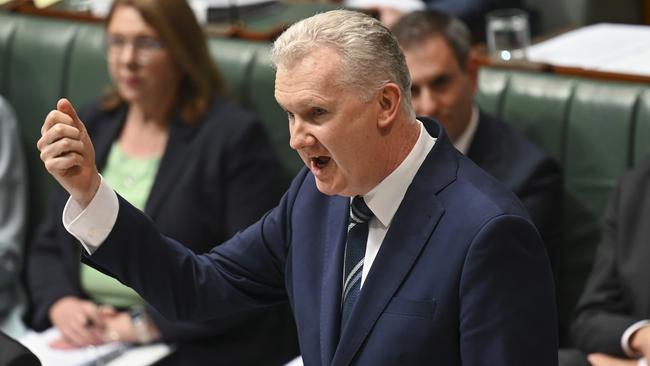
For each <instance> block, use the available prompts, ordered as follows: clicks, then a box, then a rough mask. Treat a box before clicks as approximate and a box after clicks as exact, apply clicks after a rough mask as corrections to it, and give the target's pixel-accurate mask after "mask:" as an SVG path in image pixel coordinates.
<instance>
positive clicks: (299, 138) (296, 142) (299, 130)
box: [289, 117, 316, 150]
mask: <svg viewBox="0 0 650 366" xmlns="http://www.w3.org/2000/svg"><path fill="white" fill-rule="evenodd" d="M289 134H290V136H291V137H290V138H289V146H291V148H292V149H294V150H299V149H302V148H304V147H307V146H311V145H313V144H314V143H315V142H316V139H315V138H314V136H312V135H311V134H310V133H309V129H308V128H307V125H306V124H305V123H304V122H303V121H301V120H300V119H299V118H298V117H295V118H294V120H293V121H291V122H290V123H289Z"/></svg>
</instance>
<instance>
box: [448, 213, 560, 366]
mask: <svg viewBox="0 0 650 366" xmlns="http://www.w3.org/2000/svg"><path fill="white" fill-rule="evenodd" d="M460 286H461V287H460V290H459V296H460V318H459V320H460V335H461V339H460V348H461V359H462V364H463V365H504V366H505V365H512V366H516V365H531V366H549V365H557V362H558V361H557V349H558V339H557V316H556V310H555V301H554V290H553V280H552V275H551V270H550V265H549V263H548V259H547V257H546V254H545V249H544V247H543V245H542V244H541V242H540V240H539V236H538V235H537V233H536V232H535V229H534V227H533V225H532V224H531V223H530V222H528V221H527V220H525V219H524V218H522V217H520V216H513V215H501V216H498V217H496V218H493V219H491V220H490V221H489V222H488V223H487V224H485V225H484V226H483V228H482V229H481V230H480V231H479V232H478V234H477V235H476V237H475V239H474V240H473V242H472V244H471V246H470V248H469V251H468V253H467V258H466V261H465V264H464V268H463V272H462V278H461V285H460Z"/></svg>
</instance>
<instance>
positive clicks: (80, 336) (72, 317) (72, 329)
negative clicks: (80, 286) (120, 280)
mask: <svg viewBox="0 0 650 366" xmlns="http://www.w3.org/2000/svg"><path fill="white" fill-rule="evenodd" d="M49 316H50V321H51V322H52V324H53V325H54V326H55V327H56V328H57V329H58V330H59V331H60V332H61V338H60V339H57V340H55V341H53V342H52V343H51V344H50V346H51V347H53V348H62V349H69V348H78V347H86V346H90V345H97V344H101V343H103V342H104V332H105V324H104V318H103V316H102V315H101V314H100V310H99V306H97V304H95V303H93V302H92V301H87V300H82V299H79V298H76V297H74V296H66V297H63V298H61V299H59V300H58V301H57V302H55V303H54V305H52V307H50V312H49Z"/></svg>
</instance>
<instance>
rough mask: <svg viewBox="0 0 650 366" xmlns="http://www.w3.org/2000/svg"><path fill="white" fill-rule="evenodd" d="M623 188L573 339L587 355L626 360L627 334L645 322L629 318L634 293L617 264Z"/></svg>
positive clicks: (605, 232)
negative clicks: (601, 354) (623, 339)
mask: <svg viewBox="0 0 650 366" xmlns="http://www.w3.org/2000/svg"><path fill="white" fill-rule="evenodd" d="M622 189H623V187H622V186H619V188H618V191H617V192H616V194H615V195H614V197H613V199H612V201H611V202H610V205H609V207H608V208H607V210H606V212H605V225H604V230H603V237H602V240H601V242H600V244H599V246H598V249H597V252H596V259H595V262H594V266H593V268H592V272H591V274H590V276H589V279H588V280H587V284H586V286H585V289H584V291H583V293H582V296H581V298H580V300H579V301H578V306H577V309H576V318H575V320H574V322H573V324H572V326H571V336H572V338H573V340H574V342H575V344H576V345H577V346H578V348H580V349H581V350H582V351H583V352H586V353H590V352H604V353H607V354H610V355H615V356H618V357H625V354H624V352H623V349H622V348H621V337H622V335H623V332H625V330H626V329H627V328H628V327H629V326H631V325H632V324H633V323H635V322H637V321H639V320H643V319H641V318H639V317H635V316H631V315H629V314H632V310H631V308H630V307H631V305H632V303H631V301H630V299H629V296H630V295H632V294H629V293H628V291H625V290H624V286H623V284H622V283H621V278H620V275H619V272H618V268H617V264H616V263H617V257H618V253H617V244H618V243H617V240H618V238H619V232H618V230H619V227H618V224H619V222H618V219H619V207H620V199H621V194H622Z"/></svg>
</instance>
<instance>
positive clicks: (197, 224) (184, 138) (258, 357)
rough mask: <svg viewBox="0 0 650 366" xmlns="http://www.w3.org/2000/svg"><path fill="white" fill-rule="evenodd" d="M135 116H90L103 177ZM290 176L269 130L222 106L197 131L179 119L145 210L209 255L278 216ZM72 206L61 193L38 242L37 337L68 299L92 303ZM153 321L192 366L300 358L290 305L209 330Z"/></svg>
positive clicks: (34, 251) (34, 268)
mask: <svg viewBox="0 0 650 366" xmlns="http://www.w3.org/2000/svg"><path fill="white" fill-rule="evenodd" d="M126 112H127V106H126V105H123V106H121V107H119V108H117V109H116V110H114V111H111V112H107V111H104V110H101V109H100V108H99V103H94V104H92V105H90V106H88V107H87V108H85V109H84V110H83V111H82V112H81V113H80V117H81V119H82V121H84V123H86V125H87V129H88V132H89V134H90V136H91V138H92V140H93V143H94V144H95V154H96V160H97V165H98V167H99V169H100V171H101V170H102V169H103V167H104V166H105V164H106V160H107V157H108V153H109V151H110V148H111V145H112V144H113V142H115V141H116V140H117V138H118V136H119V134H120V131H121V128H122V126H123V124H124V121H125V117H126ZM283 172H284V171H283V169H282V166H281V165H280V163H279V161H278V159H277V156H276V154H275V153H274V151H273V148H272V147H271V144H270V142H269V139H268V137H267V134H266V131H265V129H264V127H263V125H262V124H261V123H260V122H259V121H258V120H256V118H255V117H254V116H253V115H251V114H250V113H248V112H246V111H243V110H242V109H240V108H238V107H235V106H233V105H230V104H228V103H226V102H225V101H223V100H222V99H220V98H215V99H214V101H213V103H212V106H211V108H210V110H209V112H208V113H207V115H206V117H205V118H204V120H203V121H202V122H201V123H200V124H198V125H196V126H195V127H190V126H188V125H187V124H184V123H183V122H182V121H181V120H180V117H177V118H175V119H173V121H172V123H171V130H170V134H169V140H168V142H167V147H166V149H165V152H164V154H163V157H162V160H161V162H160V167H159V170H158V173H157V175H156V178H155V181H154V184H153V186H152V189H151V193H150V195H149V198H148V200H147V203H146V207H145V210H144V211H145V213H146V214H147V215H148V216H149V217H150V218H151V219H152V220H153V221H154V222H155V223H156V225H157V226H158V228H159V229H160V230H161V231H162V232H163V233H164V234H165V235H168V236H170V237H172V238H176V239H178V240H179V241H182V242H183V243H185V244H186V245H187V246H188V247H190V248H191V249H193V250H194V251H195V252H197V253H202V252H205V251H208V250H209V249H211V248H212V247H213V246H214V245H215V244H216V243H221V242H223V241H225V240H226V239H228V238H229V237H231V236H232V235H233V234H235V233H236V232H237V231H238V230H240V229H243V228H245V227H247V226H248V225H250V224H251V223H253V222H255V221H257V219H258V218H260V217H261V216H262V214H264V213H265V212H266V211H267V210H268V209H270V208H272V207H274V206H275V205H276V204H277V203H278V201H279V199H280V197H281V195H282V192H284V190H285V188H286V187H287V186H288V182H289V181H288V179H287V176H286V175H285V174H284V173H283ZM67 198H68V195H67V193H65V192H64V191H63V190H62V189H61V188H60V187H58V186H57V187H56V188H55V190H54V191H53V192H52V194H51V200H50V204H49V209H48V212H47V217H46V219H45V221H44V222H43V223H42V224H41V226H40V227H39V230H38V232H37V234H36V236H35V239H34V240H33V242H32V243H31V248H30V249H31V251H30V253H29V260H28V282H29V290H30V294H31V298H32V301H33V309H32V311H31V325H32V327H33V328H35V329H37V330H43V329H45V328H47V327H50V326H51V323H50V321H49V317H48V311H49V309H50V307H51V306H52V304H53V303H54V302H56V301H57V300H58V299H60V298H62V297H64V296H76V297H81V298H87V297H88V295H87V294H86V293H84V292H83V290H82V289H81V285H80V281H79V277H80V276H79V265H80V263H79V250H80V246H79V244H78V242H77V241H76V239H74V237H72V236H71V235H70V234H69V233H68V232H67V231H66V230H65V228H64V227H63V225H62V223H61V213H62V212H63V207H64V205H65V202H66V200H67ZM151 260H152V261H155V260H156V258H151ZM170 296H171V294H170ZM149 312H150V314H151V315H152V318H153V321H154V322H155V323H156V325H157V326H158V328H159V329H160V331H161V333H162V337H163V339H164V340H165V341H168V342H176V343H179V344H180V347H179V351H178V352H177V354H176V355H175V356H174V357H175V358H177V359H178V360H180V359H183V360H185V361H187V362H180V363H182V364H185V363H187V364H189V363H190V362H191V363H192V364H193V365H198V364H210V365H212V364H226V365H239V364H242V365H273V364H281V363H283V361H286V360H287V359H288V358H290V357H291V356H292V355H293V354H295V353H297V352H298V351H297V343H296V335H295V326H294V324H293V318H292V315H291V312H290V309H289V306H288V304H278V305H276V306H274V307H271V308H265V309H260V310H259V311H256V312H255V313H254V314H251V313H247V314H241V315H239V316H236V317H228V318H226V319H214V320H210V321H206V322H203V323H179V322H169V321H167V320H165V319H164V318H163V317H162V316H160V314H158V313H157V312H156V311H155V310H154V309H152V308H149ZM187 356H189V357H187ZM176 364H178V363H176Z"/></svg>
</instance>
